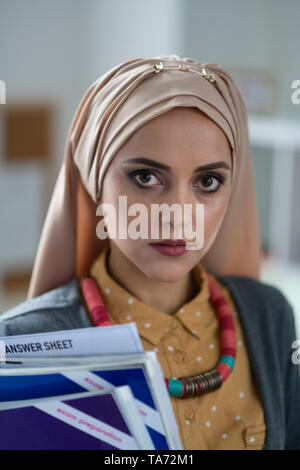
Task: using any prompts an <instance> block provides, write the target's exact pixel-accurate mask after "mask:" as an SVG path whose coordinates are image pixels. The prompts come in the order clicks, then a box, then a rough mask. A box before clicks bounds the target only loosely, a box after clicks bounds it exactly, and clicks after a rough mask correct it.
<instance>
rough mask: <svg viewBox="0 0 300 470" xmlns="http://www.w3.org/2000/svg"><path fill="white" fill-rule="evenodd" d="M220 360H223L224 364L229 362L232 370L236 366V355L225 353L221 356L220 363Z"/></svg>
mask: <svg viewBox="0 0 300 470" xmlns="http://www.w3.org/2000/svg"><path fill="white" fill-rule="evenodd" d="M220 362H223V363H224V364H227V365H228V366H229V367H230V370H231V371H232V370H233V368H234V357H232V356H226V355H224V356H222V357H221V359H220V360H219V362H218V364H219V363H220Z"/></svg>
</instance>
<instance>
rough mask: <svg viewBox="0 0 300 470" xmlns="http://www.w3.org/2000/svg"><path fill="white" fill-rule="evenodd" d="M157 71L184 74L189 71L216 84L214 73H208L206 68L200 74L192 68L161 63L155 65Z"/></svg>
mask: <svg viewBox="0 0 300 470" xmlns="http://www.w3.org/2000/svg"><path fill="white" fill-rule="evenodd" d="M154 68H155V71H154V73H158V72H165V71H166V70H181V71H183V72H185V71H189V72H195V73H197V74H198V75H201V77H203V78H206V80H208V81H209V82H210V83H216V80H215V76H214V74H213V73H208V72H207V71H206V70H205V68H204V67H202V68H201V72H198V70H195V69H192V68H190V67H189V66H188V65H177V66H172V65H170V66H167V67H166V66H164V64H163V63H162V62H159V64H155V65H154Z"/></svg>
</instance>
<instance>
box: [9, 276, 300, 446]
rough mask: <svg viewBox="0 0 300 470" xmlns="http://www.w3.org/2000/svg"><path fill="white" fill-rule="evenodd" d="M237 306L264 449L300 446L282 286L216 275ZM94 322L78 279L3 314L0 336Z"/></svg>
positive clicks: (298, 391)
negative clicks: (258, 404) (262, 422)
mask: <svg viewBox="0 0 300 470" xmlns="http://www.w3.org/2000/svg"><path fill="white" fill-rule="evenodd" d="M217 277H218V279H219V280H220V281H221V282H222V283H223V284H225V285H226V286H227V287H228V288H229V290H230V292H231V294H232V296H233V298H234V300H235V303H236V306H237V314H238V316H239V319H240V322H241V326H242V329H243V334H244V337H245V341H246V346H247V350H248V355H249V360H250V367H251V371H252V374H253V380H254V382H255V384H256V387H257V390H258V392H259V393H260V396H261V400H262V404H263V408H264V413H265V419H266V439H265V446H264V450H283V449H293V450H300V366H299V364H298V365H296V364H294V363H293V362H292V359H291V356H292V353H293V352H294V351H295V350H294V349H293V348H292V342H293V341H294V340H295V339H297V338H296V330H295V319H294V313H293V310H292V307H291V305H290V303H289V302H288V301H287V299H286V298H285V297H284V295H283V294H282V292H281V291H280V290H279V289H277V288H276V287H274V286H271V285H268V284H265V283H263V282H261V281H257V280H255V279H252V278H250V277H246V276H219V275H218V276H217ZM89 326H92V325H91V322H90V320H89V318H88V316H87V314H86V312H85V309H84V306H83V304H82V301H81V297H80V293H79V290H78V279H77V278H76V277H75V278H73V279H72V280H71V281H69V282H68V283H66V284H64V285H62V286H60V287H58V288H55V289H52V290H50V291H48V292H46V293H45V294H42V295H40V296H38V297H35V298H34V299H31V300H26V301H25V302H23V303H21V304H19V305H17V306H16V307H14V308H12V309H10V310H8V311H7V312H5V313H4V314H2V315H0V337H1V336H9V335H19V334H27V333H37V332H46V331H54V330H67V329H72V328H84V327H89Z"/></svg>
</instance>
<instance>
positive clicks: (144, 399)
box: [0, 323, 182, 450]
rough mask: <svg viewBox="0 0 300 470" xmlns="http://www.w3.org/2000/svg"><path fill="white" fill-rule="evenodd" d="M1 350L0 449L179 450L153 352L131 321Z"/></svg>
mask: <svg viewBox="0 0 300 470" xmlns="http://www.w3.org/2000/svg"><path fill="white" fill-rule="evenodd" d="M116 336H117V339H116ZM1 344H2V350H3V351H4V353H5V357H4V358H2V362H1V363H0V422H1V427H0V449H24V448H25V449H41V448H44V449H48V448H51V449H55V448H57V449H75V448H76V449H90V448H93V449H112V448H115V449H149V450H151V449H160V450H163V449H172V450H173V449H182V446H181V443H180V439H179V434H178V429H177V425H176V421H175V417H174V414H173V409H172V405H171V401H170V397H169V395H168V392H167V388H166V385H165V382H164V377H163V374H162V371H161V368H160V365H159V362H158V360H157V358H156V354H155V353H154V352H150V351H147V352H145V351H143V348H142V345H141V342H140V338H139V335H138V332H137V330H136V325H135V324H134V323H129V324H126V325H114V326H107V327H103V328H83V329H74V330H67V331H57V332H48V333H38V334H34V335H20V336H7V337H3V338H0V346H1ZM58 410H61V411H58ZM3 423H11V425H10V426H11V429H12V432H11V434H10V433H7V426H5V425H4V426H3ZM84 423H87V424H84ZM17 428H18V430H20V433H17V434H15V437H14V432H13V429H17ZM57 428H59V429H60V430H61V431H57V435H59V433H61V436H62V437H61V439H58V440H57V438H56V437H54V435H55V431H54V430H55V429H57ZM25 429H27V431H26V437H25V436H24V432H25ZM63 429H67V430H66V432H64V431H63ZM72 436H74V437H72ZM75 436H76V437H75ZM58 441H59V442H58Z"/></svg>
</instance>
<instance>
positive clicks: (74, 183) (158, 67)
mask: <svg viewBox="0 0 300 470" xmlns="http://www.w3.org/2000/svg"><path fill="white" fill-rule="evenodd" d="M175 107H194V108H198V109H199V110H200V111H201V112H203V113H205V114H206V115H207V116H208V117H209V118H210V119H211V120H213V121H214V122H215V123H216V124H217V125H218V126H219V127H220V128H221V129H222V130H223V132H224V133H225V135H226V136H227V138H228V141H229V143H230V146H231V149H232V181H231V183H232V191H231V196H230V202H229V205H228V208H227V211H226V214H225V217H224V219H223V221H222V225H221V227H220V229H219V232H218V234H217V236H216V239H215V241H214V243H213V244H212V246H211V247H210V249H209V251H208V252H207V253H206V255H205V256H204V257H203V258H202V260H201V263H202V264H203V266H204V267H205V268H206V269H208V270H210V271H212V272H214V273H215V274H221V275H227V274H235V275H248V276H251V277H254V278H257V277H258V275H259V255H260V246H259V235H258V219H257V207H256V198H255V185H254V177H253V168H252V160H251V151H250V143H249V136H248V125H247V114H246V109H245V105H244V103H243V101H242V98H241V96H240V93H239V91H238V89H237V87H236V86H235V84H234V82H233V80H232V79H231V77H230V76H229V74H228V73H227V72H226V71H225V70H224V69H223V68H222V67H221V66H219V65H216V64H214V63H202V64H201V63H199V62H197V61H195V60H193V59H190V58H180V57H179V56H178V55H176V54H172V55H160V56H156V57H152V58H148V59H133V60H128V61H125V62H123V63H121V64H118V65H116V66H115V67H113V68H111V69H110V70H108V71H107V72H106V73H104V74H103V75H102V76H100V77H99V78H98V79H97V80H96V81H95V82H94V83H92V85H91V86H90V87H89V88H88V90H87V91H86V93H85V94H84V96H83V98H82V99H81V102H80V103H79V106H78V108H77V110H76V112H75V116H74V119H73V122H72V124H71V127H70V130H69V133H68V136H67V142H66V146H65V154H64V160H63V162H62V165H61V168H60V171H59V174H58V178H57V181H56V185H55V188H54V191H53V194H52V198H51V201H50V205H49V208H48V212H47V216H46V220H45V223H44V227H43V230H42V234H41V238H40V242H39V247H38V251H37V255H36V259H35V263H34V267H33V271H32V276H31V281H30V286H29V291H28V298H32V297H35V296H37V295H40V294H42V293H44V292H46V291H48V290H50V289H52V288H55V287H58V286H59V285H61V284H64V283H66V282H68V281H69V280H71V279H72V278H73V277H74V276H78V275H82V274H85V273H86V272H87V271H88V269H89V267H90V265H91V263H92V261H93V260H94V258H95V257H96V256H97V255H98V254H99V252H100V251H101V249H102V248H103V246H104V245H105V244H106V241H105V240H100V239H98V238H97V236H96V224H97V217H96V207H97V204H99V203H100V202H101V195H102V186H103V179H104V177H105V173H106V171H107V169H108V167H109V164H110V163H111V161H112V159H113V158H114V156H115V155H116V153H117V151H118V150H119V149H120V148H121V147H122V145H123V144H124V143H125V141H126V140H127V139H128V138H129V137H130V136H131V135H132V134H133V133H134V132H135V131H136V130H137V129H138V128H139V127H141V126H142V125H143V124H145V123H146V122H148V121H149V120H151V119H153V118H155V117H156V116H159V115H160V114H163V113H165V112H167V111H169V110H171V109H172V108H175Z"/></svg>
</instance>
